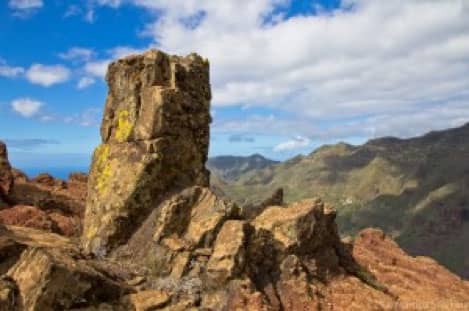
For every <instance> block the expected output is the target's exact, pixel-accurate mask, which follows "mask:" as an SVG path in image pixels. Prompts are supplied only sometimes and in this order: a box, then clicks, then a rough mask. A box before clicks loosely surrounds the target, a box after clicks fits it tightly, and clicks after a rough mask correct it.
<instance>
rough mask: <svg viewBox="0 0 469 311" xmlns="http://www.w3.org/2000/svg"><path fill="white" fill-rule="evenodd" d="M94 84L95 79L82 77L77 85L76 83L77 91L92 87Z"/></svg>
mask: <svg viewBox="0 0 469 311" xmlns="http://www.w3.org/2000/svg"><path fill="white" fill-rule="evenodd" d="M95 82H96V80H95V79H93V78H90V77H83V78H81V79H80V80H79V81H78V83H77V88H78V89H79V90H82V89H85V88H87V87H88V86H90V85H93V84H94V83H95Z"/></svg>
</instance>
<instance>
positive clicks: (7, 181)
mask: <svg viewBox="0 0 469 311" xmlns="http://www.w3.org/2000/svg"><path fill="white" fill-rule="evenodd" d="M12 187H13V174H12V171H11V166H10V162H9V161H8V152H7V147H6V145H5V144H4V143H3V142H1V141H0V208H2V207H5V206H6V205H7V204H8V203H9V199H8V196H9V195H10V191H11V189H12Z"/></svg>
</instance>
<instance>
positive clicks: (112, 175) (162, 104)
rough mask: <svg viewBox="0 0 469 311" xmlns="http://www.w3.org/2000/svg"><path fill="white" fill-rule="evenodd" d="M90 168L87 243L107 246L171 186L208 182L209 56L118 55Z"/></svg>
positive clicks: (123, 236) (95, 249)
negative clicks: (98, 143)
mask: <svg viewBox="0 0 469 311" xmlns="http://www.w3.org/2000/svg"><path fill="white" fill-rule="evenodd" d="M106 79H107V82H108V85H109V93H108V98H107V100H106V107H105V111H104V118H103V123H102V126H101V138H102V144H101V145H100V146H99V147H98V148H97V149H96V151H95V153H94V156H93V164H92V167H91V172H90V176H89V188H88V200H87V209H86V215H85V220H84V235H83V246H84V249H86V250H87V251H88V252H92V253H95V254H96V253H100V254H102V253H107V252H108V251H109V250H111V249H112V248H114V247H116V246H117V245H119V244H123V243H125V242H126V240H127V239H128V238H129V237H130V235H131V234H132V233H133V231H134V230H136V229H137V227H138V225H139V224H140V223H141V222H142V221H143V219H144V218H145V217H146V216H147V215H148V214H149V213H150V212H151V211H152V210H153V209H154V208H155V206H156V205H157V204H158V202H159V201H160V200H161V199H162V198H163V197H164V196H165V195H166V194H167V193H168V192H169V191H175V190H177V189H183V188H185V187H188V186H192V185H201V186H207V185H208V180H209V176H208V171H207V170H206V169H205V162H206V160H207V151H208V144H209V124H210V98H211V93H210V84H209V65H208V62H207V61H206V60H204V59H202V58H201V57H200V56H198V55H196V54H191V55H189V56H187V57H177V56H169V55H167V54H165V53H163V52H160V51H156V50H151V51H148V52H146V53H144V54H142V55H133V56H129V57H127V58H124V59H121V60H118V61H116V62H114V63H112V64H111V65H110V66H109V70H108V73H107V77H106Z"/></svg>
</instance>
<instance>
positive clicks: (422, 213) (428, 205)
mask: <svg viewBox="0 0 469 311" xmlns="http://www.w3.org/2000/svg"><path fill="white" fill-rule="evenodd" d="M253 157H255V158H256V159H258V160H257V161H256V164H257V167H255V166H253V165H246V163H251V162H252V158H253ZM468 159H469V124H466V125H464V126H462V127H459V128H453V129H448V130H443V131H434V132H430V133H428V134H426V135H423V136H420V137H415V138H409V139H399V138H393V137H385V138H379V139H373V140H370V141H368V142H367V143H365V144H363V145H360V146H353V145H349V144H346V143H338V144H335V145H325V146H322V147H320V148H318V149H316V150H315V151H313V152H312V153H310V154H309V155H306V156H302V155H300V156H296V157H294V158H291V159H289V160H287V161H284V162H281V163H275V162H273V161H271V160H268V159H266V158H263V157H260V156H258V155H255V156H251V157H247V158H241V157H223V158H212V159H211V160H210V161H209V168H210V169H211V170H212V176H211V184H212V187H213V188H214V189H216V190H217V192H218V193H222V194H224V195H225V196H227V197H230V198H231V199H233V200H235V201H237V202H238V203H239V204H241V205H247V204H256V203H259V202H260V201H261V200H262V199H263V198H266V197H268V196H269V195H271V193H273V192H274V191H275V190H276V189H278V188H283V189H284V194H285V200H286V201H287V202H292V201H296V200H300V199H303V198H308V197H313V196H320V197H322V198H324V199H325V201H326V202H330V203H331V204H333V205H335V206H336V208H337V210H338V224H339V228H340V230H341V232H340V233H341V234H342V236H354V235H355V234H356V233H357V232H358V231H360V230H362V229H364V228H367V227H378V228H381V229H382V230H384V231H385V232H386V233H388V234H389V235H390V236H392V237H393V238H394V239H395V240H396V241H397V242H398V243H399V245H400V246H401V247H402V248H403V249H404V250H406V251H407V252H408V253H410V254H412V255H425V256H431V257H433V258H435V259H437V260H438V261H439V262H440V263H442V264H444V265H445V266H446V267H448V268H449V269H450V270H452V271H453V272H456V273H458V274H459V275H461V276H463V277H466V278H467V277H469V248H467V245H469V161H468ZM218 163H223V165H219V164H218Z"/></svg>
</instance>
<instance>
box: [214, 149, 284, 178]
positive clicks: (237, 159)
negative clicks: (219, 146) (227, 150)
mask: <svg viewBox="0 0 469 311" xmlns="http://www.w3.org/2000/svg"><path fill="white" fill-rule="evenodd" d="M277 163H279V162H278V161H274V160H270V159H267V158H265V157H263V156H262V155H260V154H253V155H251V156H247V157H241V156H218V157H213V158H209V159H208V161H207V167H208V169H209V170H210V171H211V172H212V173H213V174H215V175H217V177H218V178H221V179H223V180H226V181H232V180H236V179H238V178H239V177H240V176H241V175H243V174H246V173H248V172H250V171H253V170H260V169H264V168H267V167H270V166H272V165H274V164H277Z"/></svg>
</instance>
